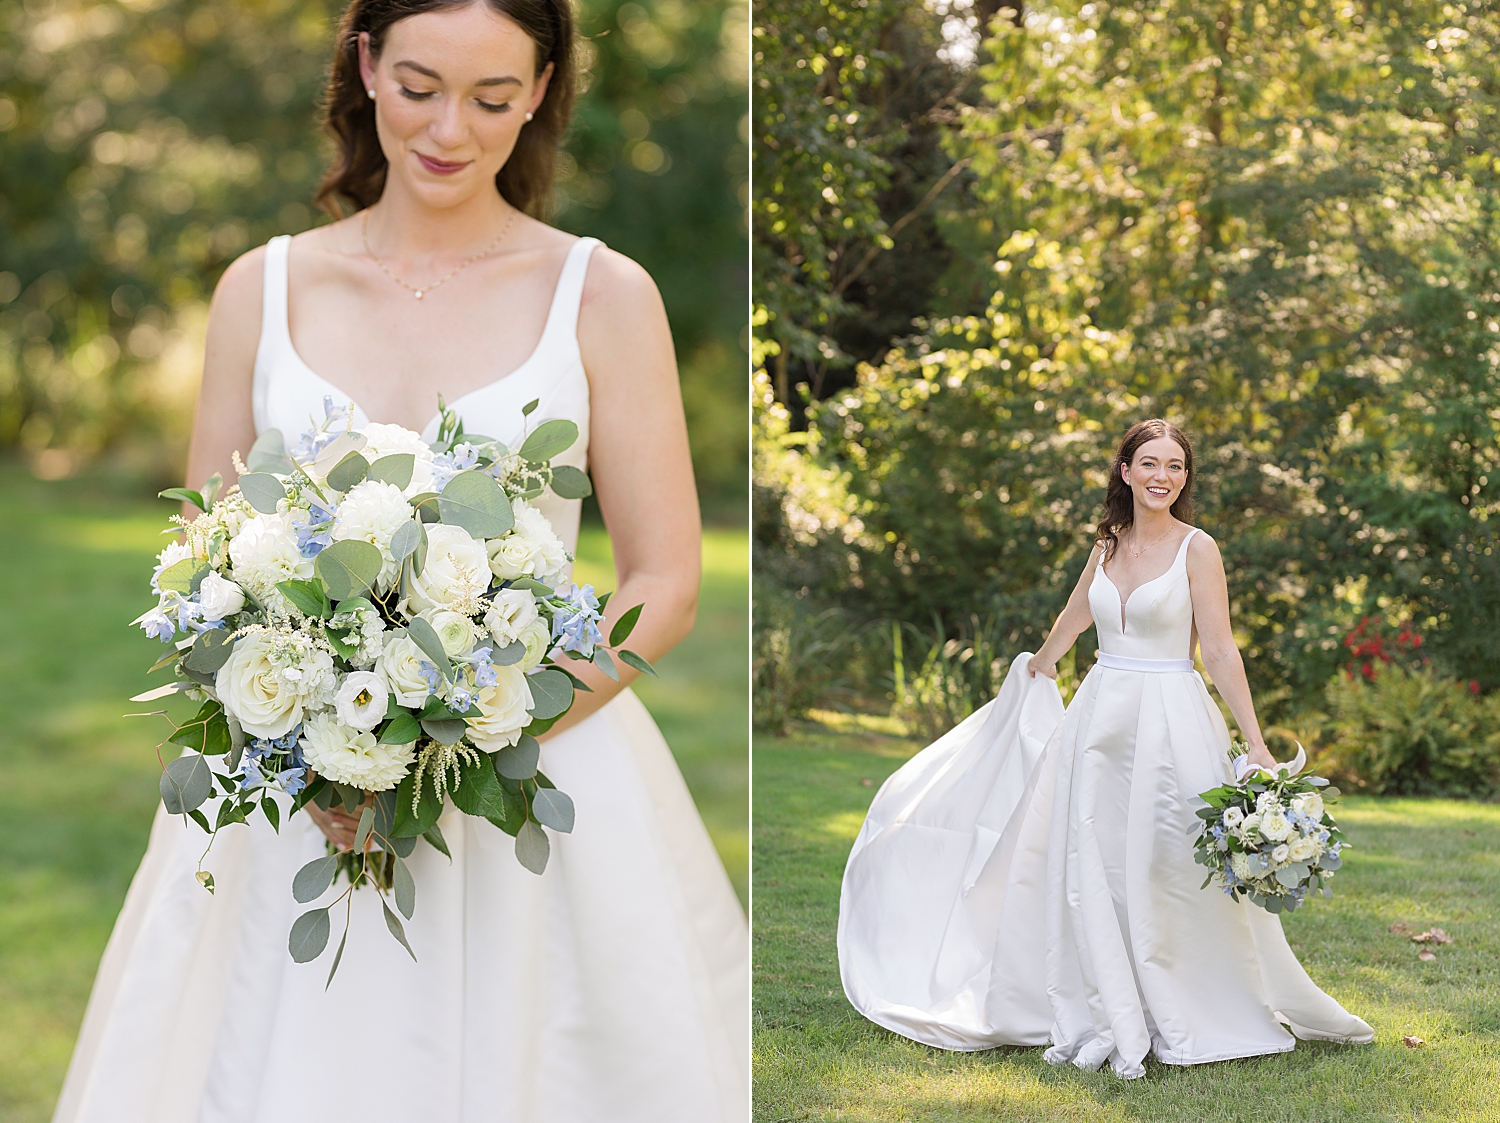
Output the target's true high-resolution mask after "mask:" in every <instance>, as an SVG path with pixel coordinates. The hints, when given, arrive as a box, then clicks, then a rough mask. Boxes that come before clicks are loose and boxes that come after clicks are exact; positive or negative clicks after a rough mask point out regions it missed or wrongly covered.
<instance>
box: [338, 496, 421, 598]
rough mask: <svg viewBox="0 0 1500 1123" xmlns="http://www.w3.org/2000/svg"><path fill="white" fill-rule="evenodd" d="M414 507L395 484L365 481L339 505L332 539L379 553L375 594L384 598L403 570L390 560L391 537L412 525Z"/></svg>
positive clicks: (392, 559) (394, 561)
mask: <svg viewBox="0 0 1500 1123" xmlns="http://www.w3.org/2000/svg"><path fill="white" fill-rule="evenodd" d="M411 518H412V511H411V504H409V503H407V501H406V497H405V496H404V495H402V494H401V489H400V488H399V487H397V486H396V485H395V484H388V483H381V482H380V481H379V480H365V481H364V482H363V483H358V484H355V485H354V486H353V487H352V488H350V489H349V492H348V494H346V495H345V496H344V501H343V502H342V503H340V504H339V513H338V518H337V519H335V520H334V524H333V532H332V537H333V540H334V541H335V542H341V541H344V540H345V539H354V540H356V541H359V542H368V543H369V544H370V545H372V546H374V547H375V548H376V549H377V550H379V551H380V576H379V577H377V578H376V579H375V591H376V592H377V593H381V594H384V593H386V592H389V591H390V588H391V586H392V585H394V584H395V583H396V577H397V575H398V574H399V573H400V572H401V567H400V566H399V565H398V564H397V563H396V559H395V558H393V557H391V536H392V535H394V534H395V533H396V531H397V530H399V529H400V528H401V526H402V525H403V524H405V523H409V522H411Z"/></svg>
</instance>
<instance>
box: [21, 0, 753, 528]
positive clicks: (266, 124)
mask: <svg viewBox="0 0 1500 1123" xmlns="http://www.w3.org/2000/svg"><path fill="white" fill-rule="evenodd" d="M340 10H341V6H340V5H338V4H336V3H331V2H328V0H302V2H299V3H292V2H291V0H102V2H97V0H26V2H25V3H13V4H8V5H5V6H4V7H3V8H0V448H7V449H13V450H15V449H19V450H20V451H21V452H22V453H24V454H25V455H26V457H27V458H28V459H29V460H30V461H31V463H32V464H33V465H34V466H35V468H36V469H37V470H38V471H39V472H41V473H42V474H44V475H58V474H65V473H66V472H68V471H70V470H72V469H74V468H76V467H78V466H79V465H81V464H82V463H84V462H87V461H89V460H91V459H94V458H97V457H99V456H100V455H104V454H107V455H109V456H110V457H111V458H112V459H114V460H115V461H117V462H121V463H124V464H127V465H131V466H134V467H135V468H137V469H143V470H146V471H148V472H150V473H153V474H155V475H158V476H161V475H165V476H172V475H175V473H176V472H178V471H180V460H181V455H182V450H183V442H184V438H185V434H186V428H187V425H188V423H189V419H190V412H191V408H192V402H193V398H194V394H195V391H196V384H197V376H198V371H199V364H200V361H201V340H202V332H203V326H204V322H205V319H206V315H207V301H208V298H209V296H210V295H211V293H212V291H213V286H214V284H215V283H216V282H217V279H218V276H219V274H220V272H221V271H222V270H223V268H224V267H225V266H226V265H227V264H228V263H229V262H230V261H231V260H232V259H233V258H234V257H235V256H237V255H238V254H240V253H242V252H243V251H244V250H246V249H248V248H249V247H251V246H253V245H256V244H259V243H261V242H264V241H265V240H266V239H268V238H269V237H271V236H272V235H274V234H278V233H284V232H295V231H299V230H303V229H306V228H307V227H308V226H310V225H312V224H313V223H314V222H315V221H319V219H317V218H316V217H315V216H314V214H313V213H312V211H311V210H310V207H309V201H310V196H311V192H312V189H313V186H314V184H315V183H316V181H317V179H318V176H319V174H320V171H321V169H322V166H323V162H324V158H325V152H326V149H325V148H324V141H323V138H322V136H321V135H320V132H319V129H318V126H317V108H316V107H317V102H318V98H319V97H320V95H321V91H322V84H323V75H324V73H325V68H326V66H327V63H328V59H329V56H330V52H331V36H332V30H333V27H334V24H335V23H336V20H337V17H338V14H339V12H340ZM579 14H580V27H581V30H582V32H583V34H584V35H585V36H586V37H587V42H586V43H585V53H586V63H587V67H586V69H587V79H586V80H587V81H588V90H587V92H586V93H585V95H584V96H583V98H582V99H581V101H580V105H579V108H578V115H577V118H576V120H575V125H574V131H573V139H572V141H571V142H570V144H569V147H568V152H567V155H566V157H565V159H564V161H563V167H562V172H563V179H562V182H561V184H560V191H561V198H560V200H559V202H560V206H559V208H558V213H557V217H556V222H557V224H558V225H559V226H561V227H562V228H564V229H567V230H570V231H573V232H575V233H579V234H591V235H594V236H597V237H600V238H602V239H604V240H605V241H606V242H607V243H608V244H610V245H611V246H613V247H615V248H617V249H619V250H620V251H622V252H623V253H626V254H628V255H630V256H631V257H634V258H635V259H636V260H638V261H640V262H641V263H642V264H643V265H644V266H645V267H646V268H647V269H648V270H649V271H650V272H651V273H652V275H653V276H654V277H655V278H656V280H657V283H658V284H659V285H660V287H661V290H662V294H663V297H664V298H665V301H666V305H667V310H668V313H669V315H670V317H671V320H672V325H673V330H674V333H675V336H676V341H677V348H678V355H679V359H680V362H681V365H682V381H683V390H684V396H685V399H686V403H687V409H688V413H689V424H690V427H691V430H692V436H693V445H694V455H695V466H696V468H697V472H698V477H699V485H700V490H701V492H702V494H703V498H704V501H705V503H706V504H707V505H708V506H710V507H718V508H721V509H723V508H725V507H726V506H727V507H728V508H731V509H732V508H733V507H734V505H735V504H737V503H738V502H739V501H740V496H741V495H742V494H743V481H744V470H745V469H744V462H745V455H746V448H745V422H744V409H745V406H744V402H745V398H744V370H745V358H744V348H745V346H746V342H747V334H746V328H745V309H746V299H745V285H746V276H745V256H744V252H745V238H746V228H745V218H744V207H745V204H746V202H747V199H748V194H747V188H746V167H745V164H746V150H745V140H746V135H747V134H746V125H747V121H746V118H745V101H744V89H745V83H746V80H747V76H746V68H745V61H746V60H745V50H744V43H745V40H746V16H745V11H744V8H743V7H742V6H741V5H739V4H737V3H736V2H735V0H714V2H712V3H692V4H690V3H685V2H683V0H640V2H636V0H630V2H626V3H617V2H615V0H585V2H584V3H583V4H582V5H581V10H580V13H579Z"/></svg>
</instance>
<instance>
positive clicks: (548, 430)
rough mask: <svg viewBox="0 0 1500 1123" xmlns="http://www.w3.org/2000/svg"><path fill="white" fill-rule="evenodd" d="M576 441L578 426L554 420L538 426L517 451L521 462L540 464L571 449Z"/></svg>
mask: <svg viewBox="0 0 1500 1123" xmlns="http://www.w3.org/2000/svg"><path fill="white" fill-rule="evenodd" d="M577 440H578V426H577V425H576V424H575V423H573V422H572V421H568V420H566V419H564V418H555V419H553V420H552V421H543V422H542V423H541V424H540V425H538V426H537V427H536V428H535V429H534V430H533V431H532V433H531V435H530V436H528V437H527V438H526V440H525V441H523V442H522V444H521V447H520V449H519V450H518V451H519V452H520V454H521V459H522V460H527V461H530V462H531V463H532V464H541V463H545V462H546V461H548V460H551V459H552V458H553V457H554V456H556V455H557V454H558V453H560V452H565V451H567V450H568V449H570V448H572V447H573V444H574V442H576V441H577Z"/></svg>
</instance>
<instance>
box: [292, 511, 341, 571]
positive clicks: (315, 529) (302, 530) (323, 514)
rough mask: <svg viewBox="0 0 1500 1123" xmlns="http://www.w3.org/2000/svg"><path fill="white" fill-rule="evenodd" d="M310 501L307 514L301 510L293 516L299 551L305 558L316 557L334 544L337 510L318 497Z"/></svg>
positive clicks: (293, 527)
mask: <svg viewBox="0 0 1500 1123" xmlns="http://www.w3.org/2000/svg"><path fill="white" fill-rule="evenodd" d="M309 502H310V505H309V507H308V509H307V514H306V515H304V514H302V512H301V511H300V510H299V511H298V512H297V513H296V514H295V515H293V516H292V529H293V530H295V531H296V532H297V550H298V552H299V553H300V554H301V555H302V556H303V557H304V558H315V557H317V556H318V555H319V554H321V553H322V552H323V551H324V550H325V549H326V548H327V547H329V546H331V545H333V520H334V518H335V516H336V515H337V510H336V509H335V508H333V507H327V506H324V505H323V504H322V503H320V502H318V500H316V499H312V500H310V501H309Z"/></svg>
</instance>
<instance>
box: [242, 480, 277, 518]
mask: <svg viewBox="0 0 1500 1123" xmlns="http://www.w3.org/2000/svg"><path fill="white" fill-rule="evenodd" d="M240 494H241V495H243V496H244V497H245V502H247V503H249V504H250V506H252V507H254V508H255V509H256V510H257V511H259V512H260V513H261V514H263V515H274V514H275V513H276V504H277V503H278V502H280V501H281V500H283V499H285V498H286V486H285V485H284V484H283V483H282V482H281V481H280V480H278V479H277V478H276V477H275V476H273V475H271V474H270V473H269V472H247V473H245V475H243V476H241V477H240Z"/></svg>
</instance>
